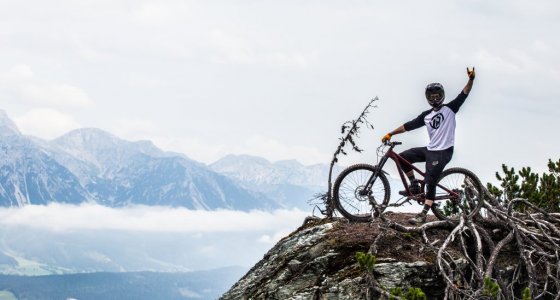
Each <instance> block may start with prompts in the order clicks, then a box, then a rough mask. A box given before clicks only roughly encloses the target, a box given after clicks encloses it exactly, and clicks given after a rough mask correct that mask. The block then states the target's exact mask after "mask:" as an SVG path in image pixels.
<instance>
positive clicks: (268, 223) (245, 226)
mask: <svg viewBox="0 0 560 300" xmlns="http://www.w3.org/2000/svg"><path fill="white" fill-rule="evenodd" d="M307 215H309V214H308V213H307V212H302V211H300V210H276V211H273V212H264V211H251V212H243V211H232V210H218V211H200V210H188V209H185V208H170V207H154V206H129V207H124V208H110V207H106V206H101V205H97V204H82V205H67V204H58V203H52V204H49V205H46V206H44V205H29V206H25V207H21V208H1V209H0V225H1V226H26V227H31V228H36V229H42V230H50V231H56V232H65V231H70V232H72V231H79V230H124V231H140V232H169V233H218V232H272V233H277V232H289V231H291V230H293V229H295V228H297V226H299V225H300V224H301V223H302V222H303V219H304V218H305V217H306V216H307ZM278 237H279V236H278V235H277V236H275V238H278Z"/></svg>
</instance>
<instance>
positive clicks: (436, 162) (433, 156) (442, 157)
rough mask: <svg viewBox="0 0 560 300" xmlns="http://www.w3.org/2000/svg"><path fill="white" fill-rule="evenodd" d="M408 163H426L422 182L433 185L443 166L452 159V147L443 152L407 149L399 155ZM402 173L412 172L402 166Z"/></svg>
mask: <svg viewBox="0 0 560 300" xmlns="http://www.w3.org/2000/svg"><path fill="white" fill-rule="evenodd" d="M400 155H401V156H402V157H403V158H404V159H406V160H407V161H408V162H410V163H418V162H424V161H425V162H426V176H425V177H424V181H425V182H426V184H430V185H435V184H436V183H437V180H438V179H439V176H440V175H441V173H442V172H443V169H444V168H445V166H446V165H447V164H448V163H449V161H450V160H451V157H453V147H450V148H447V149H445V150H438V151H430V150H428V148H427V147H418V148H411V149H408V150H406V151H404V152H402V153H401V154H400ZM402 168H403V171H405V172H406V173H408V172H410V171H411V170H412V168H411V167H408V166H405V165H404V164H403V165H402Z"/></svg>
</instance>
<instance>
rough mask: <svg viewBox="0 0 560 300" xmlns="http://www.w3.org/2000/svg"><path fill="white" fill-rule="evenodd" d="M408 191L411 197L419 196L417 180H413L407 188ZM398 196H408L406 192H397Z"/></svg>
mask: <svg viewBox="0 0 560 300" xmlns="http://www.w3.org/2000/svg"><path fill="white" fill-rule="evenodd" d="M408 190H409V191H410V193H411V194H412V195H417V194H420V192H421V191H420V183H419V182H418V179H414V180H412V181H411V182H410V185H409V186H408ZM399 195H401V196H408V193H407V192H406V190H404V191H399Z"/></svg>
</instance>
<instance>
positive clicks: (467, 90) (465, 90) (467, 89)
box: [463, 67, 475, 95]
mask: <svg viewBox="0 0 560 300" xmlns="http://www.w3.org/2000/svg"><path fill="white" fill-rule="evenodd" d="M467 76H469V81H467V85H465V87H464V88H463V93H464V94H466V95H468V94H469V93H470V92H471V89H472V85H473V81H474V76H475V73H474V67H473V68H472V70H469V68H468V67H467Z"/></svg>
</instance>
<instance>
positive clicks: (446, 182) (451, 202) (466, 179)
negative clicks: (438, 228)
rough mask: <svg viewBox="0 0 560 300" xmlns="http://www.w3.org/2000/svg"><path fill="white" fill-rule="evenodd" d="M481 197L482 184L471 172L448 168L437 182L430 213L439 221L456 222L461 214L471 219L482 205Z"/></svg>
mask: <svg viewBox="0 0 560 300" xmlns="http://www.w3.org/2000/svg"><path fill="white" fill-rule="evenodd" d="M483 195H484V194H483V189H482V184H481V183H480V180H479V179H478V177H476V175H474V173H473V172H471V171H469V170H467V169H463V168H450V169H447V170H445V171H443V173H442V174H441V176H440V178H439V180H438V186H437V187H436V197H435V198H436V199H435V202H434V205H432V211H433V212H434V215H435V216H436V217H437V218H438V219H440V220H458V219H459V217H460V215H461V214H464V215H465V216H466V217H467V218H472V217H474V216H475V215H476V214H477V213H478V211H479V210H480V208H481V207H482V205H483V204H484V196H483Z"/></svg>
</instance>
